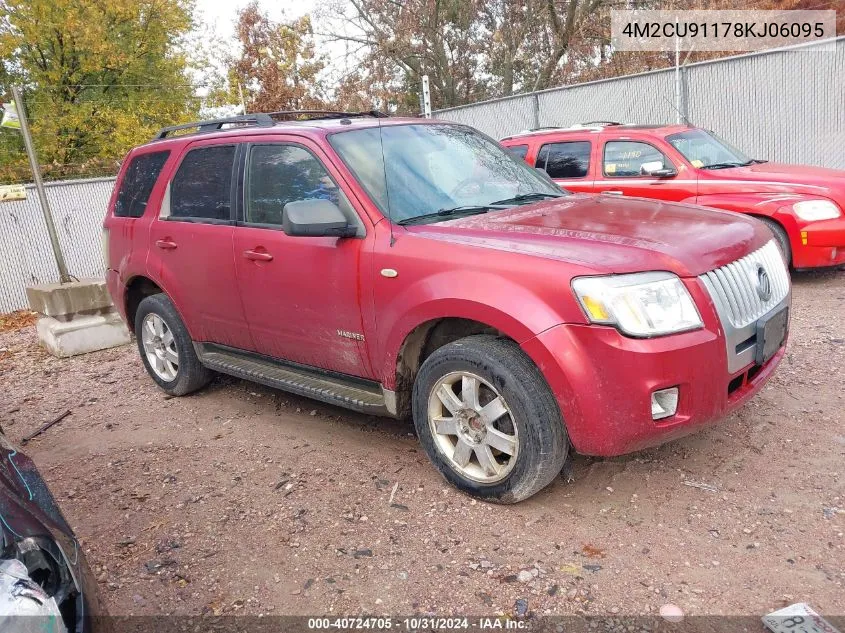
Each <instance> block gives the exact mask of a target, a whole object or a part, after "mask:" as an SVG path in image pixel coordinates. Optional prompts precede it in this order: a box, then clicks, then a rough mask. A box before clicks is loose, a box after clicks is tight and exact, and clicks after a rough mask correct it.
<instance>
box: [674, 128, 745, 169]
mask: <svg viewBox="0 0 845 633" xmlns="http://www.w3.org/2000/svg"><path fill="white" fill-rule="evenodd" d="M666 140H667V141H669V144H670V145H672V147H674V148H675V149H676V150H678V151H679V152H680V153H681V154H682V155H683V157H684V158H686V159H687V160H688V161H689V162H690V164H691V165H692V166H693V167H697V168H699V169H724V168H727V167H744V166H746V165H750V164H751V163H753V162H755V161H753V160H751V159H750V158H748V156H746V155H745V154H743V153H742V152H740V151H739V150H738V149H736V148H734V147H731V146H730V145H729V144H727V143H726V142H725V141H723V140H722V139H720V138H719V137H718V136H716V135H715V134H713V133H712V132H707V131H705V130H690V131H688V132H680V133H678V134H672V135H671V136H667V137H666ZM757 162H761V161H757Z"/></svg>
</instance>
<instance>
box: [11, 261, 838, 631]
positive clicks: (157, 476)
mask: <svg viewBox="0 0 845 633" xmlns="http://www.w3.org/2000/svg"><path fill="white" fill-rule="evenodd" d="M794 282H795V287H794V308H793V319H792V335H791V341H790V343H789V351H788V354H787V357H786V359H785V361H784V362H783V364H782V365H781V368H780V370H779V372H778V373H777V374H776V376H775V378H774V379H773V380H772V381H771V382H770V383H769V385H768V386H767V387H766V388H765V390H764V391H763V392H762V393H761V394H760V395H759V396H758V397H757V398H756V399H754V400H753V401H752V402H751V403H750V404H748V405H746V406H745V407H744V408H743V409H741V410H740V411H738V412H737V413H736V414H735V415H732V416H731V417H730V418H729V419H727V420H725V421H724V422H723V423H722V424H720V425H719V426H717V427H715V428H713V429H711V430H709V431H706V432H704V433H701V434H698V435H696V436H693V437H690V438H687V439H684V440H680V441H677V442H674V443H672V444H669V445H666V446H663V447H661V448H658V449H653V450H648V451H643V452H640V453H636V454H634V455H630V456H626V457H622V458H614V459H591V458H585V457H576V458H575V461H574V474H575V481H574V483H566V482H564V481H563V480H562V479H561V480H558V481H557V482H556V483H554V484H553V485H552V486H550V487H549V488H547V489H546V490H544V491H543V492H541V493H540V494H538V495H537V496H535V497H533V498H532V499H530V500H528V501H526V502H523V503H521V504H519V505H516V506H507V507H503V506H494V505H488V504H484V503H481V502H476V501H474V500H472V499H470V498H468V497H466V496H464V495H462V494H460V493H458V492H456V491H455V490H454V489H452V488H450V487H449V486H447V485H446V484H445V482H444V481H443V480H442V479H441V478H440V477H439V475H438V474H437V472H436V471H435V470H434V468H433V467H432V466H430V465H429V463H428V461H427V459H426V457H425V455H424V454H423V453H422V452H421V450H420V448H419V446H418V444H417V442H416V440H415V438H414V436H413V435H412V433H411V428H410V426H409V424H407V423H404V422H396V421H391V420H385V419H380V418H372V417H367V416H364V415H359V414H355V413H350V412H347V411H345V410H342V409H338V408H335V407H331V406H325V405H321V404H318V403H315V402H313V401H310V400H307V399H304V398H297V397H293V396H290V395H287V394H284V393H281V392H275V391H272V390H270V389H265V388H263V387H260V386H257V385H254V384H251V383H247V382H242V381H238V380H234V379H229V378H226V377H219V378H218V379H216V380H215V381H214V382H213V383H212V385H210V386H209V387H208V388H206V389H205V390H203V391H202V392H200V393H198V394H196V395H194V396H191V397H186V398H170V397H168V396H166V395H164V394H163V393H162V392H160V391H159V390H158V389H157V388H156V387H155V385H154V384H153V382H152V380H151V379H149V378H148V377H147V375H146V374H145V373H144V370H143V368H142V366H141V362H140V361H139V359H138V357H137V351H136V349H135V347H134V346H126V347H123V348H118V349H113V350H107V351H103V352H97V353H94V354H89V355H86V356H82V357H77V358H73V359H67V360H58V359H55V358H53V357H51V356H49V355H47V354H46V353H45V352H44V351H42V350H41V349H40V348H39V347H38V345H37V344H36V342H35V331H34V328H32V327H26V328H24V329H20V330H18V331H15V332H7V333H5V334H0V377H2V385H3V395H2V398H0V414H2V424H3V426H4V428H5V431H6V433H7V435H9V436H10V438H11V439H12V440H13V441H17V440H19V439H20V438H21V437H23V436H24V435H26V434H27V433H29V432H31V431H33V430H34V429H36V428H37V427H38V426H40V425H41V424H42V423H43V422H45V421H46V420H48V419H50V418H52V417H53V416H55V415H56V414H58V413H61V412H62V411H64V410H65V409H70V410H71V411H72V414H71V415H70V416H69V417H67V418H65V419H64V420H63V421H62V422H60V423H59V424H58V425H56V426H54V427H53V428H51V429H49V430H48V431H47V432H46V433H45V434H44V435H42V436H41V437H39V438H37V439H36V440H33V441H32V442H31V443H30V444H29V445H28V446H27V452H28V453H29V454H30V455H31V456H32V457H33V458H34V460H35V461H36V463H37V464H38V465H39V468H40V470H41V472H42V474H43V475H44V477H45V479H46V480H47V481H48V483H49V484H50V486H51V487H52V489H53V492H54V493H55V495H56V497H57V499H58V500H59V502H60V504H61V505H62V507H63V510H64V512H65V514H66V516H67V518H68V519H69V521H70V523H71V525H73V526H74V528H75V530H76V532H77V534H78V536H79V538H80V540H81V541H82V542H83V545H84V548H85V550H86V551H87V552H88V557H89V561H90V563H91V565H92V567H93V569H94V571H95V573H96V574H97V576H98V579H99V582H100V583H101V588H102V592H103V595H104V598H105V600H106V602H107V604H108V605H109V607H110V611H111V612H112V613H113V614H164V613H168V614H199V613H215V614H218V613H227V614H229V613H248V614H262V613H263V614H270V613H275V614H299V615H305V614H309V615H315V614H329V613H333V614H342V613H345V614H357V613H371V614H393V615H397V614H405V615H409V614H413V613H436V614H439V615H449V614H465V615H493V614H497V613H510V612H511V611H512V609H513V606H514V603H515V601H516V600H517V599H520V598H524V599H527V601H528V608H529V610H530V611H531V612H532V613H534V614H538V615H540V614H546V613H555V614H583V613H587V614H617V613H618V614H628V615H634V614H654V613H656V612H657V610H658V609H659V608H660V606H661V605H664V604H667V603H674V604H677V605H678V606H680V607H681V608H682V609H683V610H684V611H685V612H686V613H688V614H749V613H758V614H761V613H765V612H768V611H771V610H773V609H776V608H780V607H782V606H784V605H786V604H790V603H793V602H798V601H807V602H809V603H811V604H812V605H813V606H814V607H815V608H816V609H817V610H818V611H819V612H821V613H822V614H828V615H838V614H842V613H843V611H845V599H844V598H845V538H844V537H843V530H845V486H843V481H845V472H843V469H845V459H843V457H845V407H843V405H845V402H843V390H842V384H843V383H842V376H843V371H845V319H843V314H845V273H816V274H800V275H796V276H795V279H794ZM700 485H701V486H700ZM394 490H395V493H394ZM391 495H392V499H393V502H392V503H390V499H391Z"/></svg>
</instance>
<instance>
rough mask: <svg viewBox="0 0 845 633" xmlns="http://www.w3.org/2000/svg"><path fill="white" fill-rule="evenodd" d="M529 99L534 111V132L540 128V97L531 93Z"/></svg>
mask: <svg viewBox="0 0 845 633" xmlns="http://www.w3.org/2000/svg"><path fill="white" fill-rule="evenodd" d="M531 97H532V99H531V105H532V109H533V110H534V113H533V114H534V129H535V130H536V129H538V128H539V127H540V95H538V94H537V93H536V92H532V93H531Z"/></svg>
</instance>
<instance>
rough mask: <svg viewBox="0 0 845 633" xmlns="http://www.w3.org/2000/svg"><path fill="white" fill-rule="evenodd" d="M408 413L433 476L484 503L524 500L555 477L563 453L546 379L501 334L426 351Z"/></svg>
mask: <svg viewBox="0 0 845 633" xmlns="http://www.w3.org/2000/svg"><path fill="white" fill-rule="evenodd" d="M413 414H414V425H415V427H416V430H417V435H418V436H419V438H420V442H421V444H422V446H423V448H424V449H425V451H426V453H427V454H428V457H429V459H431V461H432V462H433V463H434V465H435V466H436V467H437V469H438V470H439V471H440V473H441V474H442V475H443V476H444V477H445V478H446V480H447V481H448V482H449V483H451V484H452V485H453V486H455V487H456V488H458V489H460V490H462V491H463V492H465V493H467V494H469V495H472V496H473V497H478V498H479V499H483V500H485V501H492V502H495V503H516V502H518V501H522V500H523V499H527V498H528V497H530V496H531V495H533V494H535V493H536V492H538V491H539V490H541V489H542V488H544V487H545V486H546V485H548V484H549V483H551V481H552V480H554V478H555V477H556V476H557V475H558V474H559V473H560V471H561V468H563V464H564V462H565V461H566V458H567V455H568V453H569V440H568V438H567V435H566V429H565V427H564V424H563V420H562V419H561V415H560V410H559V408H558V405H557V402H556V400H555V398H554V395H553V394H552V392H551V390H550V389H549V387H548V385H547V384H546V381H545V379H544V378H543V376H542V374H541V373H540V371H539V370H538V369H537V367H536V366H535V365H534V363H532V362H531V360H530V359H529V358H528V357H527V356H526V355H525V353H524V352H523V351H522V350H521V349H520V348H519V346H518V345H517V344H516V343H514V342H513V341H509V340H506V339H503V338H500V337H496V336H490V335H477V336H468V337H466V338H463V339H460V340H458V341H455V342H453V343H449V344H448V345H444V346H443V347H441V348H439V349H438V350H436V351H435V352H434V353H433V354H431V356H429V357H428V358H427V359H426V360H425V362H424V363H423V364H422V367H420V371H419V373H418V374H417V378H416V380H415V382H414V392H413Z"/></svg>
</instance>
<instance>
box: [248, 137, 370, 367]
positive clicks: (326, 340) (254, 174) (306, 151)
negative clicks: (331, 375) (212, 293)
mask: <svg viewBox="0 0 845 633" xmlns="http://www.w3.org/2000/svg"><path fill="white" fill-rule="evenodd" d="M242 182H243V195H242V196H241V197H240V199H241V200H242V204H241V208H242V210H241V211H240V212H239V213H240V220H239V223H238V226H237V228H236V229H235V267H236V269H237V275H238V284H239V287H240V295H241V300H242V302H243V306H244V309H245V311H246V318H247V321H248V323H249V328H250V331H251V333H252V340H253V349H254V351H256V352H258V353H260V354H264V355H267V356H272V357H275V358H280V359H284V360H287V361H292V362H295V363H300V364H303V365H309V366H313V367H319V368H322V369H326V370H330V371H334V372H339V373H343V374H349V375H353V376H359V377H364V378H369V377H371V372H370V370H369V369H368V368H367V367H366V366H365V362H364V361H365V359H366V356H365V353H364V335H363V331H364V329H363V324H362V315H361V294H360V293H361V284H360V279H359V275H360V274H361V262H362V254H363V250H364V248H365V244H367V241H366V239H365V238H366V232H365V229H364V224H363V222H362V221H361V219H360V217H359V216H358V214H357V213H356V211H355V210H354V209H353V207H352V204H351V203H350V199H349V197H348V195H347V194H346V193H345V192H344V190H343V188H342V187H341V186H340V183H341V182H342V179H341V178H340V176H339V174H338V173H337V172H336V170H335V169H334V168H333V166H331V164H330V162H329V161H328V160H327V159H326V157H325V155H324V154H323V153H322V151H321V150H320V148H319V147H318V146H317V145H316V144H313V143H312V142H311V141H309V140H306V139H303V138H300V137H283V136H280V137H274V138H273V140H272V141H267V142H264V141H262V142H261V143H254V144H250V145H249V146H248V147H247V152H246V161H245V171H244V175H243V181H242ZM313 198H322V199H327V200H331V201H332V202H334V203H335V204H336V205H337V206H338V207H339V208H340V209H341V210H342V211H343V212H344V213H345V214H346V215H347V217H348V218H349V220H350V222H352V223H353V224H355V225H356V226H358V227H359V235H358V237H351V238H349V237H347V238H338V237H301V236H296V237H295V236H290V235H287V234H285V233H284V231H283V230H282V209H283V208H284V206H285V204H287V203H288V202H293V201H296V200H307V199H313Z"/></svg>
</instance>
